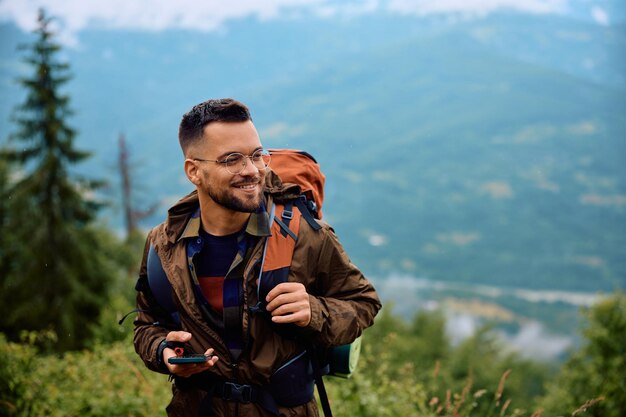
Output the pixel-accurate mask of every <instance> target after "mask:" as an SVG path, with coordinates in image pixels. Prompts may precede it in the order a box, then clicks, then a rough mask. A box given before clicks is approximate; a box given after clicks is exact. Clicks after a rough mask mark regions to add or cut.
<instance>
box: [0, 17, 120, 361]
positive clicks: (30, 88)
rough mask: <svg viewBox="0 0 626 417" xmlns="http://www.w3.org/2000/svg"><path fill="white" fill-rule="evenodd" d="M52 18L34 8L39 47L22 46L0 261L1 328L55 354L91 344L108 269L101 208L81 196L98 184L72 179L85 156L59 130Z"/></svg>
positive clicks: (65, 71) (62, 110) (65, 112)
mask: <svg viewBox="0 0 626 417" xmlns="http://www.w3.org/2000/svg"><path fill="white" fill-rule="evenodd" d="M50 20H51V19H50V18H49V17H47V16H46V15H45V13H44V12H43V11H40V13H39V18H38V27H37V29H36V30H35V34H36V40H35V41H34V43H33V44H32V45H26V46H24V47H23V49H25V50H27V51H28V54H27V56H26V58H25V62H26V63H27V64H29V66H30V67H31V68H32V69H33V70H34V71H33V74H32V76H31V77H25V78H21V79H19V80H18V81H19V83H20V84H21V85H22V86H23V87H24V88H25V89H26V92H27V94H26V98H25V100H24V102H23V103H22V104H21V105H20V106H18V107H17V108H16V109H15V114H14V122H15V123H16V125H17V127H18V129H17V131H16V133H14V134H13V135H11V136H10V137H9V140H10V143H11V144H15V143H16V142H18V143H19V144H17V145H16V146H13V147H12V148H10V149H5V150H4V151H3V159H5V160H6V161H9V162H11V163H13V164H14V165H15V166H17V167H18V168H19V170H18V172H17V175H14V177H17V178H14V179H13V181H9V185H8V186H7V187H4V188H5V189H4V190H3V192H5V193H6V194H8V195H9V196H10V200H9V203H8V204H7V205H6V207H4V210H5V212H6V215H5V216H4V218H3V219H1V220H2V221H3V230H5V229H7V230H10V240H11V241H7V240H6V239H4V240H3V241H2V249H3V250H2V252H3V253H4V254H5V255H3V256H2V257H0V260H1V261H2V262H3V265H1V266H0V270H1V271H2V272H3V275H2V277H1V278H0V289H1V290H2V291H1V295H0V331H2V332H5V333H6V334H7V335H8V336H9V337H10V338H12V339H15V338H17V337H18V336H19V333H20V332H21V331H22V330H53V331H55V332H56V333H57V336H58V344H56V346H55V348H56V349H58V350H64V349H70V348H77V347H80V346H82V345H83V344H84V342H85V341H86V340H87V339H88V338H89V333H90V330H89V329H90V326H89V325H88V324H90V323H92V322H94V321H95V320H97V316H98V313H99V311H100V308H101V306H102V305H103V303H104V302H105V301H106V290H107V288H108V285H107V283H108V282H109V281H110V276H111V271H112V268H111V265H110V264H109V261H108V260H107V259H105V257H104V256H103V255H101V253H102V251H101V243H100V239H99V238H98V233H99V232H98V231H97V230H95V229H94V227H93V222H94V220H95V216H96V214H97V210H98V208H100V204H98V203H96V202H95V201H94V200H91V199H90V198H88V195H89V194H90V193H93V192H94V191H95V190H96V189H97V188H98V187H100V186H101V185H102V183H100V182H97V181H90V180H88V179H86V178H83V177H80V176H78V175H72V174H71V173H70V169H71V167H72V166H73V165H75V164H77V163H79V162H82V161H84V160H85V159H86V158H88V157H89V153H87V152H83V151H80V150H77V149H76V148H75V145H74V138H75V136H76V132H75V131H74V130H73V129H72V128H71V127H69V126H68V125H67V123H66V120H67V118H68V117H69V116H71V115H72V111H71V109H70V107H69V102H70V97H69V96H68V95H64V94H62V93H61V92H60V87H61V86H63V85H64V84H65V83H67V82H68V81H69V80H70V78H71V77H70V75H69V65H68V64H67V63H63V62H59V61H58V59H57V58H56V57H57V54H58V52H59V51H60V49H61V47H60V45H58V44H57V43H55V42H54V40H53V38H54V34H53V32H52V31H51V30H50V27H49V25H50ZM5 178H6V175H5ZM5 183H6V181H5ZM3 233H4V232H3ZM5 249H6V250H5ZM9 251H10V256H7V255H6V254H7V253H9Z"/></svg>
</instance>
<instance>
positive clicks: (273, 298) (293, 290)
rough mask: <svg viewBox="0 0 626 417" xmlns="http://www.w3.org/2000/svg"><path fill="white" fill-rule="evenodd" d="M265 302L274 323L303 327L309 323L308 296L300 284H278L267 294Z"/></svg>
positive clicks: (309, 305) (309, 308) (309, 306)
mask: <svg viewBox="0 0 626 417" xmlns="http://www.w3.org/2000/svg"><path fill="white" fill-rule="evenodd" d="M265 301H267V303H268V304H267V307H266V309H267V311H269V312H270V313H271V314H272V321H273V322H274V323H294V324H295V325H297V326H300V327H305V326H308V324H309V323H310V322H311V304H310V302H309V294H308V293H307V292H306V288H305V287H304V285H303V284H302V283H300V282H283V283H281V284H278V285H277V286H275V287H274V288H273V289H272V290H271V291H270V292H269V294H267V298H266V299H265Z"/></svg>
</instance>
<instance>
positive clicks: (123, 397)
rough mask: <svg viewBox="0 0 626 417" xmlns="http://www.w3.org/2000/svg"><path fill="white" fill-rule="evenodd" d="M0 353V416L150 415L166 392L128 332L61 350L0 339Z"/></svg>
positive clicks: (166, 386) (166, 397)
mask: <svg viewBox="0 0 626 417" xmlns="http://www.w3.org/2000/svg"><path fill="white" fill-rule="evenodd" d="M0 357H1V358H2V359H1V360H0V395H2V401H1V402H0V412H1V415H5V416H15V417H18V416H19V417H22V416H29V417H39V416H41V417H43V416H47V417H48V416H49V417H72V416H74V417H85V416H89V417H97V416H102V417H105V416H106V417H110V416H129V417H130V416H137V417H139V416H155V415H162V414H163V409H164V408H165V405H166V404H167V401H169V397H170V393H169V392H168V391H169V384H168V383H167V377H166V376H164V375H158V374H154V373H152V372H150V371H148V370H147V368H145V367H144V366H143V364H142V363H141V361H140V360H139V358H138V357H137V355H136V354H135V352H134V350H133V347H132V342H131V340H130V339H129V338H128V337H127V338H126V340H124V341H122V342H116V343H113V344H108V345H96V346H94V348H93V349H92V350H85V351H82V352H68V353H65V354H63V355H40V354H37V351H36V349H35V348H34V347H33V346H31V345H28V344H16V343H6V341H5V340H0Z"/></svg>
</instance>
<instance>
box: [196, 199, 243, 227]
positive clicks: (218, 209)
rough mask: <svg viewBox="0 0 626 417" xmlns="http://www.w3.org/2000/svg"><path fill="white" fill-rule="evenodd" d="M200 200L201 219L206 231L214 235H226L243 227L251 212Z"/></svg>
mask: <svg viewBox="0 0 626 417" xmlns="http://www.w3.org/2000/svg"><path fill="white" fill-rule="evenodd" d="M202 200H203V199H201V200H200V219H201V220H202V228H203V229H204V231H205V232H207V233H209V234H211V235H213V236H226V235H231V234H233V233H236V232H238V231H240V230H241V229H243V227H244V226H245V224H246V223H247V222H248V219H249V218H250V214H251V213H245V212H242V211H234V210H230V209H227V208H224V207H223V206H221V205H219V204H217V203H215V202H214V201H213V200H210V199H209V200H208V201H202Z"/></svg>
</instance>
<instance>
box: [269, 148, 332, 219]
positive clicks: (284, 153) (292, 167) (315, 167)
mask: <svg viewBox="0 0 626 417" xmlns="http://www.w3.org/2000/svg"><path fill="white" fill-rule="evenodd" d="M269 153H270V154H271V155H272V163H271V168H272V171H274V172H275V173H277V174H278V176H279V177H280V179H281V180H282V181H283V182H284V183H289V184H297V185H299V186H300V190H301V192H302V194H303V195H304V196H305V197H306V205H307V209H308V210H309V211H310V212H311V214H312V215H313V216H314V217H315V218H316V219H321V218H322V204H323V203H324V183H325V182H326V177H325V176H324V174H323V173H322V171H321V169H320V166H319V164H318V163H317V161H316V160H315V158H313V156H311V154H309V153H308V152H305V151H299V150H294V149H269Z"/></svg>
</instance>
